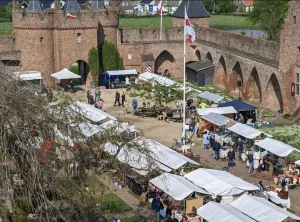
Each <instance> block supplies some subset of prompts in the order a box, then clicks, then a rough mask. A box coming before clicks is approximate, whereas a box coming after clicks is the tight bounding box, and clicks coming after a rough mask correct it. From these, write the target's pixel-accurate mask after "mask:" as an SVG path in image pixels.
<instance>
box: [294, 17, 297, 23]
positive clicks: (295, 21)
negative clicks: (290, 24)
mask: <svg viewBox="0 0 300 222" xmlns="http://www.w3.org/2000/svg"><path fill="white" fill-rule="evenodd" d="M296 23H297V17H296V16H294V24H296Z"/></svg>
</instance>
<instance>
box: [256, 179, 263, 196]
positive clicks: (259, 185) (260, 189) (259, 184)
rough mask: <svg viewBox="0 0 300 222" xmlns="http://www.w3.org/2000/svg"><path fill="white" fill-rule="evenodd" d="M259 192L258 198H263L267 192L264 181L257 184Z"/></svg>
mask: <svg viewBox="0 0 300 222" xmlns="http://www.w3.org/2000/svg"><path fill="white" fill-rule="evenodd" d="M257 186H258V188H259V190H258V191H257V196H259V197H262V196H263V194H264V191H265V188H264V185H263V182H262V180H260V181H259V183H258V184H257Z"/></svg>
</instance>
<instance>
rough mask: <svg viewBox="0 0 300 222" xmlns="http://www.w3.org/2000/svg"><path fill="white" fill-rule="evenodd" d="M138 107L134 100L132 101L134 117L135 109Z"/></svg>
mask: <svg viewBox="0 0 300 222" xmlns="http://www.w3.org/2000/svg"><path fill="white" fill-rule="evenodd" d="M137 106H138V102H137V100H136V99H132V114H133V115H135V114H136V109H137Z"/></svg>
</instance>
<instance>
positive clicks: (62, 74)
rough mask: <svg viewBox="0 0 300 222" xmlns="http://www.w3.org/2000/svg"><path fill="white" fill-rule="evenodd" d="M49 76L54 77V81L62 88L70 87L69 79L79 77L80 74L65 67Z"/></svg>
mask: <svg viewBox="0 0 300 222" xmlns="http://www.w3.org/2000/svg"><path fill="white" fill-rule="evenodd" d="M51 76H52V77H53V78H54V79H56V81H55V83H56V84H57V85H58V86H59V87H61V88H63V89H68V88H71V86H70V81H71V80H72V79H81V76H80V75H77V74H75V73H73V72H71V71H70V70H68V69H66V68H64V69H63V70H61V71H59V72H56V73H53V74H51Z"/></svg>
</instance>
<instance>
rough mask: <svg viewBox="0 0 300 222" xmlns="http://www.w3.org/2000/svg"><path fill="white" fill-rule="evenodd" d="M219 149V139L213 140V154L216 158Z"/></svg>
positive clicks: (217, 157)
mask: <svg viewBox="0 0 300 222" xmlns="http://www.w3.org/2000/svg"><path fill="white" fill-rule="evenodd" d="M220 149H221V144H220V143H219V141H215V143H214V145H213V151H214V156H215V159H216V160H218V159H219V152H220Z"/></svg>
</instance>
